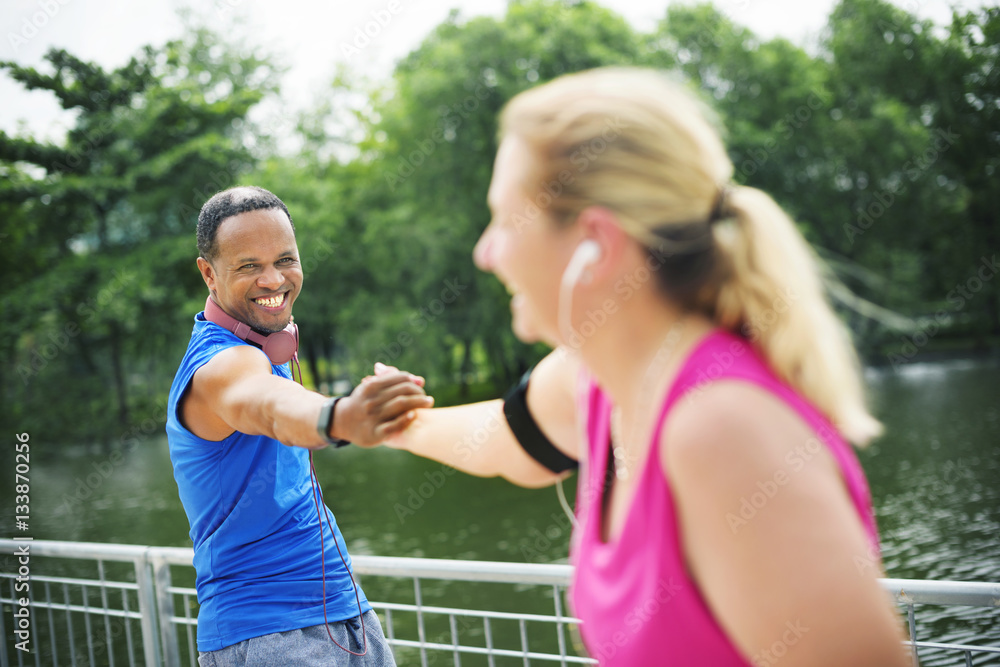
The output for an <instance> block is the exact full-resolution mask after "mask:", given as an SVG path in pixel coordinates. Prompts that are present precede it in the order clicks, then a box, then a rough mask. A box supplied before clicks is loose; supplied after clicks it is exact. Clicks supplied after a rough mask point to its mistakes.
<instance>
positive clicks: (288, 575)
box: [167, 313, 371, 651]
mask: <svg viewBox="0 0 1000 667" xmlns="http://www.w3.org/2000/svg"><path fill="white" fill-rule="evenodd" d="M235 345H248V343H246V342H244V341H243V340H241V339H239V338H237V337H236V336H235V335H233V334H232V333H231V332H229V331H227V330H226V329H224V328H223V327H220V326H218V325H216V324H214V323H211V322H208V321H207V320H205V318H204V313H199V314H198V315H197V316H196V317H195V321H194V331H193V332H192V334H191V342H190V343H189V344H188V349H187V354H185V355H184V360H183V361H182V362H181V365H180V368H179V369H178V370H177V375H176V376H175V377H174V382H173V385H172V386H171V388H170V397H169V399H168V403H167V406H168V407H167V440H168V442H169V446H170V460H171V462H172V463H173V467H174V479H175V480H176V481H177V490H178V492H179V494H180V498H181V503H182V504H183V505H184V511H185V513H187V517H188V521H189V522H190V524H191V532H190V536H191V541H192V542H193V543H194V567H195V571H196V572H197V579H196V584H195V585H196V588H197V590H198V604H199V605H200V606H201V608H200V610H199V612H198V650H199V651H217V650H219V649H221V648H225V647H226V646H230V645H232V644H236V643H238V642H241V641H243V640H245V639H250V638H251V637H258V636H260V635H266V634H270V633H272V632H284V631H286V630H295V629H298V628H305V627H309V626H313V625H319V624H321V623H323V582H322V565H323V564H322V562H321V558H322V556H321V550H320V536H319V531H320V522H319V517H318V516H317V513H316V506H315V504H314V501H313V495H312V485H311V483H310V479H309V452H308V451H307V450H306V449H304V448H302V447H290V446H287V445H283V444H281V443H280V442H278V441H277V440H274V439H273V438H269V437H266V436H254V435H246V434H245V433H240V432H238V431H237V432H235V433H233V434H232V435H230V436H229V437H227V438H226V439H224V440H219V441H212V440H203V439H201V438H199V437H198V436H196V435H194V434H193V433H191V432H190V431H188V430H187V429H186V428H185V427H184V426H183V424H181V421H180V418H179V415H178V412H177V408H178V402H179V401H180V398H181V397H182V396H183V394H184V392H185V391H187V388H188V386H189V385H190V383H191V378H192V377H193V376H194V374H195V371H197V370H198V369H199V368H201V367H202V366H203V365H205V364H206V363H208V362H209V361H210V360H211V359H212V358H213V357H214V356H215V355H216V354H218V353H219V352H222V351H223V350H226V349H228V348H230V347H233V346H235ZM254 349H257V348H254ZM260 353H261V354H264V353H263V351H261V352H260ZM271 372H272V373H273V374H275V375H279V376H281V377H283V378H288V379H289V381H291V374H290V372H289V369H288V364H284V365H281V366H275V365H272V366H271ZM321 507H323V509H324V510H326V508H325V506H323V505H322V504H321ZM327 511H328V510H327ZM330 517H331V519H332V518H333V514H332V513H330ZM322 530H323V541H324V546H325V560H326V612H327V619H328V620H329V621H330V622H331V623H332V622H335V621H342V620H345V619H348V618H351V617H354V616H357V615H358V604H357V601H356V600H355V597H354V586H353V585H352V583H351V579H350V576H349V573H348V570H347V569H345V567H344V563H343V562H342V561H341V559H340V555H339V554H338V552H337V547H336V546H334V544H333V539H334V535H332V534H331V532H330V529H329V528H328V527H327V525H326V521H325V520H324V521H323V524H322ZM333 531H334V534H335V535H336V539H337V543H338V544H339V545H340V548H341V549H342V550H343V552H344V557H345V558H346V559H347V563H348V567H349V566H350V562H351V561H350V556H348V555H347V549H346V548H345V544H344V538H343V536H342V535H341V534H340V529H339V528H338V527H337V524H336V523H335V522H333ZM359 594H360V596H361V611H362V612H364V611H368V610H369V609H371V605H370V604H369V603H368V600H367V599H366V598H365V594H364V593H363V592H361V591H360V589H359Z"/></svg>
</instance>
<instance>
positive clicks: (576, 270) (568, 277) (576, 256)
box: [561, 239, 601, 287]
mask: <svg viewBox="0 0 1000 667" xmlns="http://www.w3.org/2000/svg"><path fill="white" fill-rule="evenodd" d="M600 258H601V244H600V243H598V242H597V241H595V240H593V239H586V240H585V241H581V242H580V245H578V246H577V247H576V251H575V252H574V253H573V256H572V257H571V258H570V260H569V264H567V265H566V270H565V271H563V275H562V281H561V282H562V285H563V286H564V287H569V286H572V285H576V284H577V283H578V282H580V278H581V276H583V272H584V271H585V270H586V269H587V267H588V266H590V265H591V264H593V263H594V262H596V261H597V260H599V259H600Z"/></svg>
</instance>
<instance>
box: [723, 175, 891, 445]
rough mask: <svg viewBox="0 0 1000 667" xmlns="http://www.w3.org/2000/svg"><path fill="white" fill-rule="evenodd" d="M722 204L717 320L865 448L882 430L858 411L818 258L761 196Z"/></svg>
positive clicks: (855, 381) (755, 193) (748, 191)
mask: <svg viewBox="0 0 1000 667" xmlns="http://www.w3.org/2000/svg"><path fill="white" fill-rule="evenodd" d="M727 199H728V202H727V210H726V211H725V212H724V213H725V214H727V215H728V216H729V217H730V218H731V222H730V223H729V224H723V225H718V227H717V229H716V233H715V236H716V242H717V243H718V244H719V246H720V249H721V251H722V255H723V257H724V258H725V261H726V262H727V264H728V267H727V269H728V270H727V272H726V273H727V278H726V279H725V280H724V281H723V283H722V284H721V285H720V286H719V289H718V292H717V297H716V302H715V308H714V311H715V319H716V322H717V323H718V324H719V325H720V326H722V327H725V328H726V329H729V330H731V331H734V332H737V333H739V334H741V335H742V336H744V337H745V338H747V339H748V340H750V341H751V342H752V343H753V344H754V345H755V346H756V347H757V348H758V349H759V350H760V351H761V352H762V353H763V354H764V356H765V357H766V358H767V360H768V362H769V363H770V365H771V368H772V369H773V370H774V371H775V373H777V374H778V376H779V377H781V379H783V380H784V381H785V382H787V383H788V384H789V385H791V386H792V387H794V388H795V389H796V390H797V391H799V392H800V393H801V394H802V395H803V396H805V397H806V398H808V399H809V400H810V401H811V402H812V403H813V404H814V405H815V406H816V407H817V408H818V409H819V410H821V411H822V412H823V413H824V414H826V415H827V417H829V418H830V420H831V421H833V422H834V423H835V424H836V426H837V428H838V429H839V430H840V432H841V433H842V434H843V435H844V437H846V438H847V439H848V440H850V441H851V442H854V443H855V444H858V445H864V444H866V443H867V442H868V441H869V440H870V439H871V438H873V437H875V436H877V435H878V434H879V433H881V430H882V427H881V424H879V422H878V421H877V420H876V419H875V418H874V417H872V416H871V414H869V412H868V410H867V408H866V406H865V400H864V391H863V387H862V383H861V373H860V364H859V362H858V358H857V354H856V353H855V351H854V346H853V345H852V343H851V340H850V336H849V334H848V331H847V328H846V327H845V326H844V325H843V323H842V322H841V321H840V320H839V319H838V318H837V316H836V314H835V313H834V312H833V309H832V308H831V307H830V304H829V302H828V301H827V299H826V291H825V288H824V285H823V281H822V278H821V274H820V268H819V267H820V260H819V258H817V257H816V255H815V253H814V252H813V251H812V249H811V248H810V247H809V245H808V244H807V243H806V241H805V239H804V238H803V237H802V234H801V233H800V232H799V230H798V229H797V228H796V227H795V225H794V223H793V222H792V220H791V219H790V218H789V217H788V216H787V215H786V214H785V212H784V211H783V210H782V209H781V207H779V206H778V205H777V204H776V203H775V202H774V200H773V199H771V197H769V196H768V195H767V194H766V193H764V192H761V191H760V190H757V189H755V188H750V187H734V188H733V190H732V191H731V192H730V194H729V196H728V198H727Z"/></svg>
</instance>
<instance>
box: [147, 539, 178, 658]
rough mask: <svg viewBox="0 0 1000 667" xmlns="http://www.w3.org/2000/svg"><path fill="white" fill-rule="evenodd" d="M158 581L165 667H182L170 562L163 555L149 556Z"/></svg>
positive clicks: (157, 588) (158, 608)
mask: <svg viewBox="0 0 1000 667" xmlns="http://www.w3.org/2000/svg"><path fill="white" fill-rule="evenodd" d="M149 561H150V564H151V565H152V566H153V577H154V579H155V581H156V615H157V618H158V619H159V621H160V643H161V646H162V647H163V665H164V667H180V665H181V652H180V645H179V644H178V640H177V626H175V625H174V596H173V593H171V592H170V564H169V563H168V562H167V561H166V560H165V559H164V558H163V557H162V556H151V557H149Z"/></svg>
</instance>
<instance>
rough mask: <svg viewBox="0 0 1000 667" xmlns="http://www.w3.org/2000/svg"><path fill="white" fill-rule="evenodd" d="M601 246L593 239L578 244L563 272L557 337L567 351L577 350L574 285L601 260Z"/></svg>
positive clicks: (578, 337)
mask: <svg viewBox="0 0 1000 667" xmlns="http://www.w3.org/2000/svg"><path fill="white" fill-rule="evenodd" d="M601 254H602V253H601V244H599V243H598V242H597V241H595V240H593V239H586V240H584V241H581V242H580V245H578V246H577V247H576V250H575V251H574V252H573V256H572V257H571V258H570V260H569V263H568V264H567V265H566V270H565V271H563V274H562V279H561V280H560V284H559V313H558V317H559V335H560V336H562V338H563V341H562V346H563V347H564V348H567V349H574V348H579V346H580V343H581V342H582V341H581V340H580V335H579V334H578V333H577V332H576V330H575V329H573V323H572V321H571V316H572V312H573V292H574V291H575V289H576V284H577V283H578V282H580V278H582V277H583V272H584V271H586V270H587V267H588V266H590V265H591V264H593V263H594V262H596V261H597V260H599V259H600V258H601Z"/></svg>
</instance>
